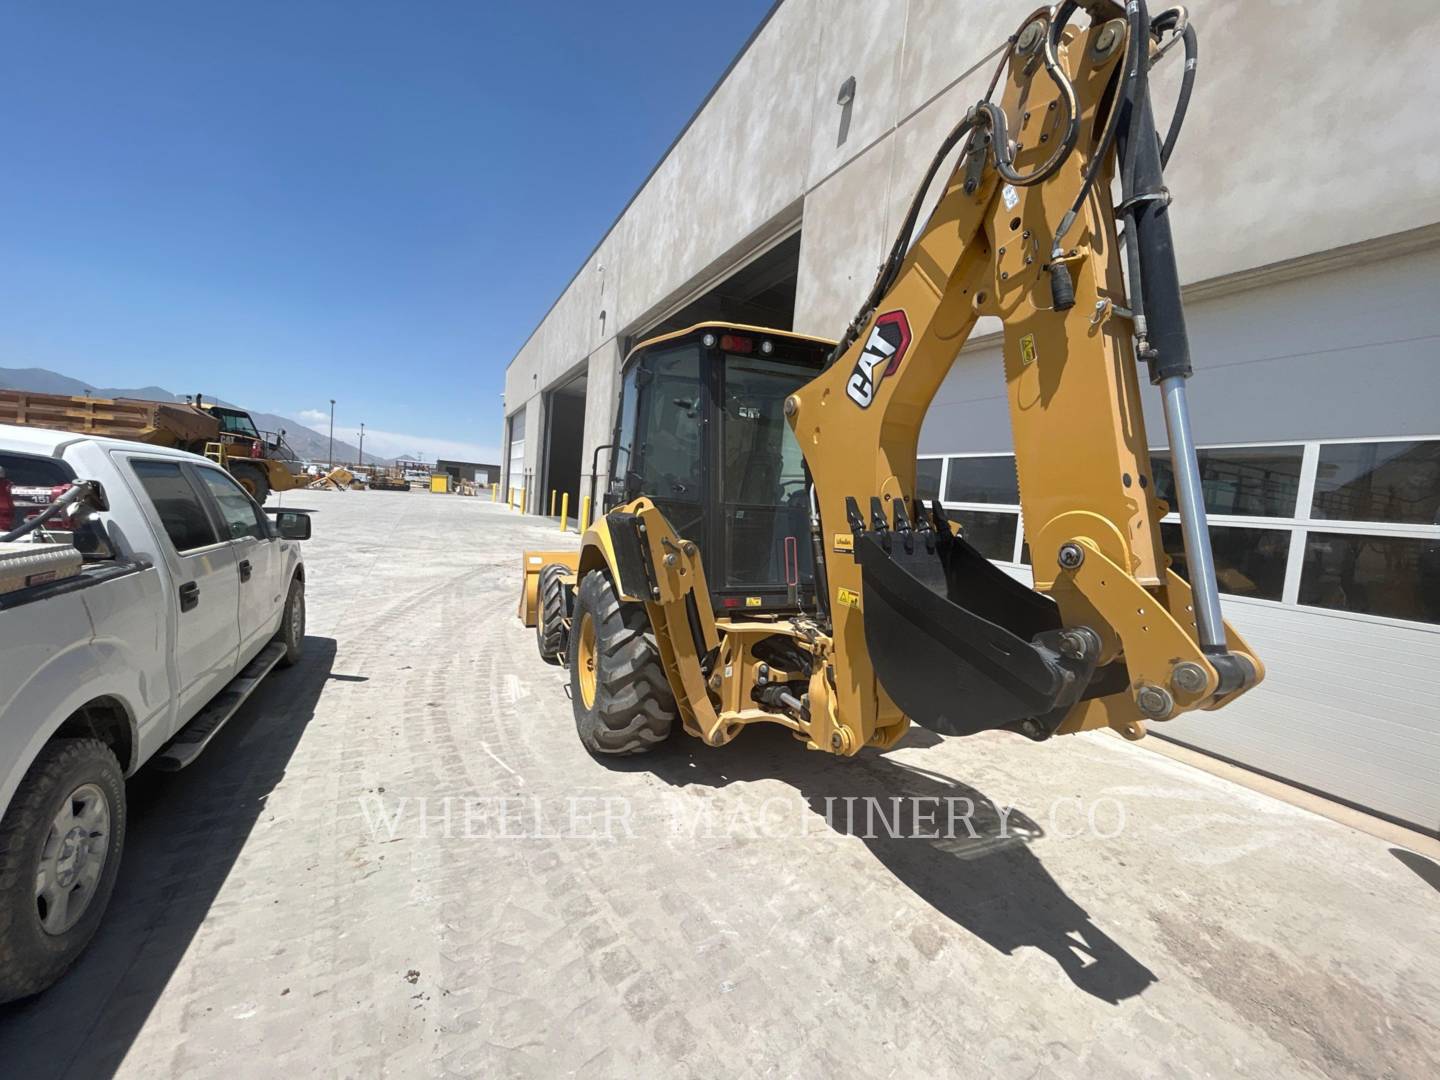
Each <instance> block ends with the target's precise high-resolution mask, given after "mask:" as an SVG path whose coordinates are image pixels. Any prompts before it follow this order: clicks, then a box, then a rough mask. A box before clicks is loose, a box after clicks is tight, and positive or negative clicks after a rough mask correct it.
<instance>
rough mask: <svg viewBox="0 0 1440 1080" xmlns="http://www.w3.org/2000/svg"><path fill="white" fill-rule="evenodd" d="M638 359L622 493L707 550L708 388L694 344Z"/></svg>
mask: <svg viewBox="0 0 1440 1080" xmlns="http://www.w3.org/2000/svg"><path fill="white" fill-rule="evenodd" d="M640 363H641V365H642V366H641V368H640V370H639V372H638V383H639V395H638V396H639V406H638V415H637V416H636V431H635V437H634V441H633V444H632V445H633V448H634V450H633V458H634V460H633V462H630V463H628V465H627V467H626V472H625V478H626V485H625V488H626V491H625V495H626V498H627V499H633V498H636V497H637V496H640V495H645V496H648V497H649V498H650V500H651V501H652V502H654V503H655V505H656V507H657V508H658V509H659V510H660V512H661V513H663V514H664V515H665V518H666V520H667V521H669V522H670V525H671V527H672V528H673V529H674V530H675V531H676V532H677V533H678V534H679V535H681V536H684V537H686V538H689V539H694V540H697V541H699V542H700V543H701V550H702V551H704V550H708V545H707V544H706V543H705V541H706V539H707V537H706V536H705V533H704V529H705V503H706V487H707V482H708V463H707V460H706V458H707V454H706V442H707V438H706V435H707V429H708V427H709V424H708V421H707V418H708V416H709V413H710V388H709V387H708V386H707V385H706V383H705V381H704V380H703V379H702V377H701V376H702V364H701V352H700V346H699V343H698V342H695V341H689V342H686V343H684V344H681V345H676V346H666V347H659V348H656V349H653V350H651V351H650V352H648V353H646V355H645V356H644V357H642V359H641V361H640ZM707 572H708V564H707Z"/></svg>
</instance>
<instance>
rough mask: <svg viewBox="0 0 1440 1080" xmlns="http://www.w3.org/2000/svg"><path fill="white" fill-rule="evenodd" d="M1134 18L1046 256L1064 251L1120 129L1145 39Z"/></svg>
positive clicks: (1057, 254)
mask: <svg viewBox="0 0 1440 1080" xmlns="http://www.w3.org/2000/svg"><path fill="white" fill-rule="evenodd" d="M1137 22H1138V19H1136V18H1132V19H1131V20H1130V32H1129V33H1128V34H1127V35H1126V40H1125V58H1124V60H1123V61H1122V62H1121V65H1120V73H1119V75H1118V76H1117V77H1118V79H1119V81H1118V82H1117V84H1116V86H1115V95H1114V97H1113V98H1112V99H1111V102H1110V115H1109V116H1107V117H1106V118H1105V131H1104V133H1103V134H1102V135H1101V136H1100V143H1099V145H1098V146H1096V148H1095V153H1094V154H1093V156H1092V157H1091V158H1090V164H1089V166H1088V167H1087V168H1086V170H1085V176H1084V179H1083V181H1082V182H1081V184H1080V192H1079V194H1077V195H1076V196H1075V201H1074V202H1073V203H1071V204H1070V209H1069V210H1067V211H1066V212H1065V215H1064V216H1063V217H1062V218H1061V219H1060V224H1059V226H1057V227H1056V229H1055V237H1054V239H1053V240H1052V241H1051V250H1050V258H1051V260H1052V261H1053V260H1055V259H1059V258H1060V257H1061V256H1062V255H1063V254H1064V248H1063V244H1062V241H1063V240H1064V239H1065V234H1066V233H1067V232H1069V231H1070V226H1071V225H1072V224H1074V222H1075V218H1076V217H1077V216H1078V215H1079V213H1080V208H1081V207H1082V206H1084V205H1085V200H1086V199H1087V198H1088V197H1089V195H1090V189H1091V188H1092V187H1094V185H1095V178H1096V177H1097V176H1099V175H1100V170H1101V169H1102V168H1104V166H1105V159H1106V158H1107V157H1108V156H1109V154H1110V147H1111V146H1113V145H1114V144H1115V137H1116V135H1118V134H1119V131H1120V119H1121V117H1122V115H1124V114H1125V102H1126V99H1127V91H1128V90H1129V88H1130V86H1131V85H1132V83H1133V81H1134V76H1135V74H1136V72H1137V70H1138V68H1139V65H1140V64H1141V63H1143V62H1144V61H1145V56H1144V49H1143V45H1142V42H1143V41H1144V40H1145V38H1144V37H1143V36H1142V35H1139V34H1136V33H1135V29H1134V28H1135V24H1136V23H1137Z"/></svg>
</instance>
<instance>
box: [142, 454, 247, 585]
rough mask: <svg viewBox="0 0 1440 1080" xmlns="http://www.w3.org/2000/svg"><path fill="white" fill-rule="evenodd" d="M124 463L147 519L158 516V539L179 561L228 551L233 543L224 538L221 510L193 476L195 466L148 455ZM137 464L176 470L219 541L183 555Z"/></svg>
mask: <svg viewBox="0 0 1440 1080" xmlns="http://www.w3.org/2000/svg"><path fill="white" fill-rule="evenodd" d="M125 460H126V463H127V465H128V466H129V469H130V476H132V477H134V479H135V483H136V484H137V485H138V493H139V495H140V497H142V498H143V499H144V500H145V502H144V506H145V507H146V508H147V510H146V513H147V516H148V515H149V514H150V513H153V514H154V515H155V525H156V526H157V527H158V529H159V536H160V538H163V539H164V542H165V543H167V544H169V545H170V551H171V552H172V553H173V554H174V555H175V557H176V558H177V559H182V560H183V559H191V558H194V557H195V556H197V555H205V554H208V553H211V552H213V551H215V550H216V549H217V548H222V547H228V546H229V545H230V544H231V541H230V540H229V539H228V538H227V537H226V536H225V535H224V532H225V530H224V529H223V528H222V527H221V526H222V524H223V521H222V519H221V518H220V516H219V509H218V507H217V506H216V505H215V503H214V499H213V498H212V497H211V495H210V492H209V491H208V490H207V489H206V488H205V487H204V485H203V484H202V483H201V482H200V481H199V480H198V479H196V478H195V477H194V476H192V475H191V471H192V466H191V464H190V462H188V461H180V460H177V459H176V458H169V457H156V456H152V455H149V454H127V455H126V459H125ZM137 464H146V465H174V466H175V468H176V469H177V470H178V471H179V473H180V478H181V479H182V480H183V481H184V482H185V483H186V484H187V485H188V486H189V488H190V493H191V494H192V495H194V496H195V498H196V499H198V500H199V502H200V509H201V511H202V512H203V513H204V514H205V520H206V521H208V522H209V523H210V531H211V532H212V533H213V534H214V536H215V537H216V539H215V542H214V543H212V544H202V545H200V546H199V547H193V548H186V549H185V550H183V551H182V550H180V548H179V547H178V546H177V545H176V543H175V541H174V539H173V538H172V537H171V536H170V530H169V529H167V528H165V518H164V516H163V515H162V514H161V513H160V507H159V506H157V505H156V504H155V499H154V498H153V497H152V496H151V494H150V490H149V488H147V487H146V486H145V480H144V478H143V477H142V476H141V475H140V471H139V470H138V469H136V468H135V466H136V465H137Z"/></svg>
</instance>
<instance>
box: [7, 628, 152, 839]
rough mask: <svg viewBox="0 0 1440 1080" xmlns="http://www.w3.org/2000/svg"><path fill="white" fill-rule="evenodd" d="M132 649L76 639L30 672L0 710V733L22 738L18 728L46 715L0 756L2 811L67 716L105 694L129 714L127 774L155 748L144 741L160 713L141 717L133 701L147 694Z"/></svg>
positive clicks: (110, 643)
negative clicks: (2, 763) (142, 689)
mask: <svg viewBox="0 0 1440 1080" xmlns="http://www.w3.org/2000/svg"><path fill="white" fill-rule="evenodd" d="M128 653H129V650H128V649H127V648H125V647H124V646H123V645H122V644H121V643H118V642H113V641H109V642H107V641H94V640H86V641H79V642H76V643H75V644H73V645H71V646H69V647H68V648H66V649H63V650H61V651H60V652H58V653H56V654H55V655H54V656H53V657H51V658H50V659H49V660H48V661H47V662H46V663H45V664H43V665H41V666H40V668H38V669H37V670H35V671H33V672H31V673H30V675H29V676H28V677H27V678H26V679H25V681H24V683H23V684H22V685H21V686H20V688H19V689H18V690H17V691H16V692H15V693H14V694H13V695H12V696H11V698H10V700H9V701H8V702H7V703H6V704H5V706H4V709H3V710H0V732H7V731H8V732H14V733H15V735H16V736H17V737H22V738H23V736H21V734H20V733H21V732H22V731H24V730H25V728H26V727H29V726H30V725H31V724H33V723H34V720H33V718H34V717H36V716H41V715H43V716H44V719H43V720H42V721H41V722H40V723H39V724H36V725H35V726H34V728H33V730H32V731H31V733H30V735H29V737H28V738H25V739H24V741H23V742H22V743H20V745H18V746H14V747H13V748H10V749H9V750H8V751H7V752H6V753H4V755H3V758H0V761H3V759H4V758H8V759H9V763H8V765H7V766H5V768H6V771H5V772H4V774H3V775H0V816H3V814H4V812H5V809H6V808H8V807H9V805H10V800H11V799H12V798H13V797H14V795H15V789H16V788H17V787H19V786H20V781H21V779H22V778H23V777H24V776H25V773H26V772H27V771H28V770H29V768H30V765H31V763H32V762H34V760H35V759H36V757H38V756H39V754H40V751H41V749H42V748H43V747H44V746H45V744H46V743H48V742H49V741H50V740H51V739H52V738H53V737H54V735H55V732H56V731H58V730H59V729H60V726H61V725H62V724H64V723H65V721H66V720H68V719H69V718H70V717H72V716H74V715H75V713H77V712H78V711H79V710H80V709H81V708H82V707H84V706H85V705H88V704H90V703H91V702H94V701H97V700H99V699H101V698H105V699H108V700H110V701H114V702H115V703H117V704H118V705H119V706H120V708H121V709H122V710H123V711H124V713H125V718H126V722H127V724H128V725H129V728H130V753H129V755H128V756H129V759H130V760H128V761H122V762H120V768H121V769H122V770H123V771H124V772H125V774H126V775H127V776H128V775H130V774H131V773H132V772H134V771H135V769H136V768H138V767H139V766H140V764H141V763H142V762H144V761H145V759H146V758H147V757H149V756H150V754H151V753H153V752H154V751H155V749H156V747H155V746H146V745H145V736H147V735H148V736H150V737H152V738H154V737H158V736H159V735H160V734H162V733H161V732H160V731H159V730H158V725H157V724H156V723H155V721H156V720H157V719H158V717H159V714H158V713H157V714H156V715H155V716H149V717H146V718H145V721H144V723H143V724H142V723H141V722H140V721H139V720H137V718H136V715H135V703H136V702H137V701H141V700H143V695H141V694H139V693H138V692H137V691H138V690H139V686H138V683H139V681H140V680H142V679H143V678H144V675H143V673H142V672H140V671H138V670H137V669H136V668H135V667H134V665H133V664H132V662H131V660H130V658H129V656H128V655H127V654H128ZM57 687H62V688H64V690H63V693H62V694H61V695H60V697H59V699H58V700H56V698H55V689H56V688H57ZM167 700H168V697H167ZM160 712H161V713H163V712H164V709H163V708H162V709H161V710H160ZM6 741H8V740H6Z"/></svg>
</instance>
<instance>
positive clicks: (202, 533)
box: [130, 461, 220, 555]
mask: <svg viewBox="0 0 1440 1080" xmlns="http://www.w3.org/2000/svg"><path fill="white" fill-rule="evenodd" d="M130 467H131V468H132V469H134V470H135V475H136V477H138V478H139V480H140V486H141V487H143V488H144V489H145V494H146V496H148V497H149V499H150V503H151V505H153V506H154V507H155V512H156V513H157V514H159V515H160V524H161V526H162V527H163V528H164V529H165V535H166V536H168V537H169V538H170V542H171V543H172V544H174V545H175V550H176V551H178V552H179V553H180V554H182V555H184V554H185V553H186V552H189V551H196V550H198V549H200V548H203V547H209V546H211V545H212V544H217V543H219V542H220V538H219V537H218V536H216V535H215V526H214V525H212V524H211V523H210V515H209V514H208V513H206V512H205V504H204V503H203V502H201V500H200V493H199V492H198V491H196V490H195V488H194V487H192V486H191V484H190V481H189V480H187V479H186V478H185V474H184V473H183V472H181V471H180V466H179V464H177V463H176V462H173V461H132V462H131V463H130Z"/></svg>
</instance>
